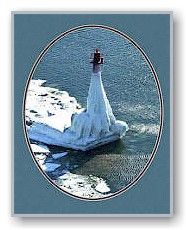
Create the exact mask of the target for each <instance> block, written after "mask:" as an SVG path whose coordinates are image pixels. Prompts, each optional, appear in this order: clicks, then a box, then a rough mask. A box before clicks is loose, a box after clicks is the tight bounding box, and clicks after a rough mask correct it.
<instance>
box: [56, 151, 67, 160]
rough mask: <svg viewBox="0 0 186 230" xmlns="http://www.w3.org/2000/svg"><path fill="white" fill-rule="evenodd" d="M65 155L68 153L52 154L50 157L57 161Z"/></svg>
mask: <svg viewBox="0 0 186 230" xmlns="http://www.w3.org/2000/svg"><path fill="white" fill-rule="evenodd" d="M67 154H68V152H63V153H55V154H52V157H53V158H54V159H58V158H60V157H64V156H66V155H67Z"/></svg>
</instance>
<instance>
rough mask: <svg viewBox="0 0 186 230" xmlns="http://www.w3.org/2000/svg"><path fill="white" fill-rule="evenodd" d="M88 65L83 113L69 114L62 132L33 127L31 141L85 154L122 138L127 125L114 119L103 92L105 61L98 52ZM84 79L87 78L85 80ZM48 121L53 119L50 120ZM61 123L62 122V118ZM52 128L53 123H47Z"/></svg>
mask: <svg viewBox="0 0 186 230" xmlns="http://www.w3.org/2000/svg"><path fill="white" fill-rule="evenodd" d="M90 63H91V65H92V75H91V80H90V86H89V90H88V96H87V106H86V109H82V110H81V111H79V110H78V111H76V112H75V113H73V114H71V115H70V116H71V117H70V118H71V124H70V126H69V127H68V128H65V129H64V131H60V130H58V129H56V128H55V126H53V125H52V126H49V125H47V124H46V121H45V122H44V123H43V124H42V127H43V128H42V129H41V133H40V127H41V124H40V123H38V126H37V125H35V128H34V127H32V128H30V130H29V135H30V136H32V139H33V140H39V141H41V142H44V143H47V144H52V145H59V146H63V147H66V148H71V149H75V150H82V151H87V150H89V149H94V148H96V147H98V146H102V145H105V144H108V143H110V142H113V141H117V140H119V139H121V138H122V137H123V136H125V133H126V131H127V130H128V125H127V123H126V122H124V121H120V120H117V119H116V117H115V116H114V113H113V111H112V108H111V106H110V103H109V100H108V98H107V95H106V92H105V90H104V86H103V83H102V73H101V65H103V64H104V58H103V56H102V55H101V54H100V51H99V50H98V49H96V50H95V52H94V53H92V54H91V57H90ZM87 79H88V77H87V78H86V79H85V80H87ZM67 114H69V111H68V112H67ZM60 116H61V115H59V117H60ZM47 119H48V118H47ZM49 119H52V116H50V117H49ZM61 119H62V120H64V118H63V117H61ZM51 124H52V122H50V125H51Z"/></svg>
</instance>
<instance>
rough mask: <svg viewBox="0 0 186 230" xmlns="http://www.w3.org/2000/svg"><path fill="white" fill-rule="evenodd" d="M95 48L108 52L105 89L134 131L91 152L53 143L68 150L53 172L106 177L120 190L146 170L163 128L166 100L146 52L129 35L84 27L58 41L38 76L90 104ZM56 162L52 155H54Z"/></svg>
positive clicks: (113, 188) (119, 116) (54, 149)
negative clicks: (163, 102) (162, 108)
mask: <svg viewBox="0 0 186 230" xmlns="http://www.w3.org/2000/svg"><path fill="white" fill-rule="evenodd" d="M95 48H99V50H100V52H101V53H102V54H103V55H104V58H105V64H104V66H103V68H102V80H103V84H104V88H105V91H106V94H107V97H108V99H109V102H110V104H111V107H112V109H113V113H114V115H115V116H116V118H117V119H118V120H123V121H126V122H127V123H128V125H129V131H128V132H127V134H126V136H125V137H124V138H123V140H121V141H119V142H116V143H111V144H109V145H107V146H103V147H100V148H98V149H95V150H91V151H88V152H78V151H73V150H66V149H63V148H59V147H55V146H49V148H50V150H51V152H52V153H57V152H62V151H68V152H69V154H67V155H66V156H64V157H62V158H61V159H58V160H56V162H58V163H60V164H61V168H59V169H57V170H56V171H55V172H53V173H50V174H49V176H50V177H51V178H52V179H55V178H56V177H57V176H59V175H60V174H63V173H62V171H63V170H64V169H66V170H69V171H70V172H73V173H76V174H81V175H90V174H91V175H95V176H100V177H102V178H103V179H105V180H106V182H107V183H108V185H109V186H110V187H111V191H112V192H115V191H118V190H120V189H122V188H123V187H125V186H126V185H127V184H128V183H130V182H131V181H132V180H133V179H134V178H135V177H136V176H137V174H138V173H139V172H140V171H141V170H143V168H144V166H145V164H146V163H147V161H148V158H149V156H150V154H151V152H152V150H153V148H154V145H155V142H156V139H157V135H158V132H159V122H160V121H159V117H160V103H159V94H158V90H157V86H156V83H155V79H154V76H153V74H152V71H151V69H150V67H149V65H148V64H147V62H146V60H145V58H144V57H143V56H142V54H141V53H140V51H139V50H138V49H137V48H136V47H135V46H134V45H133V44H131V43H130V42H129V41H128V40H127V39H125V38H124V37H122V36H120V35H118V34H116V33H114V32H112V31H110V30H105V29H101V28H90V29H87V28H86V29H81V30H77V31H74V32H72V33H70V34H68V35H66V36H64V37H62V38H61V39H60V40H58V41H57V42H56V43H55V44H54V45H53V46H52V47H50V49H49V50H48V51H47V53H46V54H45V55H44V56H43V58H42V60H41V61H40V63H39V65H38V66H37V69H36V71H35V74H34V77H33V79H45V80H47V82H46V85H47V86H50V87H56V88H58V89H60V90H65V91H67V92H68V93H69V94H70V96H74V97H75V98H76V99H77V101H78V102H79V103H80V104H81V105H82V106H83V107H86V98H87V95H88V88H89V84H90V78H91V72H92V66H91V65H90V63H89V57H90V54H91V53H92V52H94V50H95ZM48 160H49V161H51V159H50V157H49V158H48Z"/></svg>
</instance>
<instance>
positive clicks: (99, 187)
mask: <svg viewBox="0 0 186 230" xmlns="http://www.w3.org/2000/svg"><path fill="white" fill-rule="evenodd" d="M95 190H96V191H98V192H101V193H107V192H110V188H109V187H108V186H107V184H106V183H105V181H103V180H102V181H100V183H98V184H97V186H96V187H95Z"/></svg>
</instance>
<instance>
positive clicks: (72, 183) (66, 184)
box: [56, 173, 112, 199]
mask: <svg viewBox="0 0 186 230" xmlns="http://www.w3.org/2000/svg"><path fill="white" fill-rule="evenodd" d="M56 184H58V186H60V187H62V189H63V190H64V191H66V192H68V193H70V194H73V195H75V196H78V197H82V198H89V199H91V198H94V199H95V198H102V197H107V196H109V195H112V194H111V193H109V192H110V188H109V187H108V185H107V184H106V182H105V181H104V180H103V179H102V178H99V177H96V176H92V175H89V176H84V175H76V174H73V173H66V174H64V175H63V176H60V177H58V179H57V180H56Z"/></svg>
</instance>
